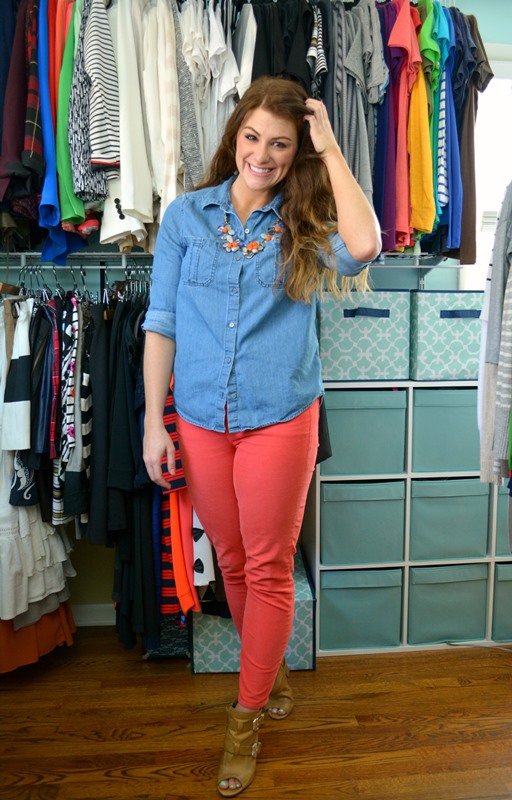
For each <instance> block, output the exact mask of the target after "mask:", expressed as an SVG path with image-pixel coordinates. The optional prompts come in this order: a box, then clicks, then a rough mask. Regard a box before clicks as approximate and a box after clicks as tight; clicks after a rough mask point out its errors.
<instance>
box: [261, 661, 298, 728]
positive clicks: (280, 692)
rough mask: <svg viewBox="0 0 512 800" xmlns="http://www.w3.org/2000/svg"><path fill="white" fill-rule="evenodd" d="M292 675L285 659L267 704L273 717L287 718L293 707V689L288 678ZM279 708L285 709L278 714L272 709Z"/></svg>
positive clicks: (268, 710) (267, 709)
mask: <svg viewBox="0 0 512 800" xmlns="http://www.w3.org/2000/svg"><path fill="white" fill-rule="evenodd" d="M289 677H290V669H289V667H288V664H287V663H286V661H285V660H284V659H283V663H282V664H281V666H280V667H279V670H278V673H277V677H276V680H275V683H274V686H273V687H272V691H271V693H270V697H269V699H268V703H267V706H266V711H267V713H268V715H269V717H271V718H272V719H286V717H287V716H289V715H290V714H291V712H292V709H293V691H292V687H291V686H290V683H289V681H288V678H289ZM274 708H279V709H281V710H282V711H283V713H282V714H276V713H275V712H274V711H273V710H272V709H274Z"/></svg>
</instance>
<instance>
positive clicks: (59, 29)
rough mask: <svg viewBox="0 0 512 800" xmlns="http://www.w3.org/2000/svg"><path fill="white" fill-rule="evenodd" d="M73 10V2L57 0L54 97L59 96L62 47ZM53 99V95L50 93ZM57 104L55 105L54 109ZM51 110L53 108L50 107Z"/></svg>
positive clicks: (70, 0)
mask: <svg viewBox="0 0 512 800" xmlns="http://www.w3.org/2000/svg"><path fill="white" fill-rule="evenodd" d="M72 10H73V0H57V12H56V16H55V74H54V76H53V79H54V80H53V84H52V87H53V92H54V93H55V97H56V98H58V96H59V80H60V70H61V67H62V56H63V55H64V45H65V44H66V36H67V34H68V28H69V23H70V20H71V13H72ZM51 97H53V93H51ZM56 107H57V103H55V108H56ZM52 109H53V106H52Z"/></svg>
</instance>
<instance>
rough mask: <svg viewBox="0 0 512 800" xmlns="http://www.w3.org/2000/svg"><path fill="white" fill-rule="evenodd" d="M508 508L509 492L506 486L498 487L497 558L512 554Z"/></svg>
mask: <svg viewBox="0 0 512 800" xmlns="http://www.w3.org/2000/svg"><path fill="white" fill-rule="evenodd" d="M508 507H509V490H508V488H507V486H499V487H498V508H497V512H496V513H497V516H496V555H497V556H510V555H511V554H512V551H511V547H510V535H509V522H508Z"/></svg>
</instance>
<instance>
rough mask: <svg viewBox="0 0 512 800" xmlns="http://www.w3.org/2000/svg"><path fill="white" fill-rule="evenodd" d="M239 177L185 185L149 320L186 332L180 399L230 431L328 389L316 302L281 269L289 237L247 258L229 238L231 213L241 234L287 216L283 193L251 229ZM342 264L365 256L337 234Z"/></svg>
mask: <svg viewBox="0 0 512 800" xmlns="http://www.w3.org/2000/svg"><path fill="white" fill-rule="evenodd" d="M233 180H234V178H231V179H230V180H228V181H226V182H225V183H223V184H221V185H220V186H215V187H212V188H207V189H201V190H199V191H196V192H190V193H188V194H184V195H181V196H180V197H178V198H177V199H176V200H174V201H173V202H172V203H171V204H170V205H169V206H168V207H167V209H166V211H165V214H164V216H163V219H162V223H161V226H160V230H159V233H158V237H157V242H156V247H155V257H154V262H153V270H152V282H151V293H150V304H149V308H148V311H147V314H146V318H145V322H144V330H146V331H156V332H157V333H160V334H163V335H164V336H167V337H169V338H171V339H173V340H174V341H175V342H176V358H175V364H174V400H175V405H176V410H177V412H178V414H180V416H182V417H183V418H184V419H186V420H187V421H188V422H191V423H192V424H194V425H199V426H200V427H203V428H207V429H209V430H215V431H224V430H225V419H226V411H227V420H228V428H229V430H230V431H233V432H234V431H241V430H251V429H254V428H261V427H264V426H266V425H272V424H274V423H277V422H285V421H286V420H289V419H292V418H293V417H295V416H297V415H298V414H300V413H301V412H302V411H304V410H305V409H306V408H307V407H308V406H309V405H310V404H311V403H312V402H313V401H314V400H315V399H316V398H317V397H320V396H321V395H322V394H323V387H322V378H321V364H320V356H319V346H318V336H317V329H316V312H317V305H318V298H316V297H313V299H312V302H311V303H309V304H306V303H303V302H296V301H293V300H290V299H289V298H288V297H287V296H286V295H285V293H284V291H283V286H282V283H281V284H278V285H277V287H276V279H277V277H278V274H279V271H280V270H279V256H280V245H279V239H278V238H272V239H271V240H270V241H269V242H268V244H267V245H266V247H265V248H264V249H263V250H260V251H259V252H256V254H255V255H253V257H252V258H250V259H248V258H246V257H245V256H244V255H243V254H242V253H241V252H229V251H228V250H226V249H225V248H224V247H223V244H224V242H223V241H222V239H221V237H220V235H219V233H218V228H219V226H222V225H223V224H224V215H225V214H226V215H227V220H228V222H229V224H230V225H231V227H232V228H233V229H234V231H235V235H236V236H238V238H239V239H240V241H242V242H248V241H254V240H259V239H260V234H262V233H267V232H268V230H269V228H272V226H274V225H275V224H276V222H279V221H280V220H281V217H280V207H281V203H282V196H280V195H277V196H276V197H275V198H274V199H273V200H272V201H271V202H270V203H268V205H266V206H264V207H263V208H261V209H257V210H256V211H253V212H252V213H251V215H250V217H249V218H248V220H247V222H246V225H245V229H244V227H243V226H242V223H241V222H240V220H239V219H238V216H237V214H236V212H235V210H234V208H233V205H232V203H231V199H230V191H229V190H230V186H231V183H232V182H233ZM332 245H333V249H334V253H335V259H336V269H337V270H338V272H339V273H340V274H342V275H355V274H357V273H358V272H359V271H360V270H361V269H362V267H363V266H364V264H363V263H361V262H359V261H356V260H354V259H353V258H352V256H351V255H350V254H349V253H348V251H347V249H346V247H345V244H344V242H343V240H342V239H341V237H340V236H339V235H338V234H334V235H333V237H332Z"/></svg>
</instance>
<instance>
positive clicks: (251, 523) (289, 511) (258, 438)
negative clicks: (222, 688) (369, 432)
mask: <svg viewBox="0 0 512 800" xmlns="http://www.w3.org/2000/svg"><path fill="white" fill-rule="evenodd" d="M318 412H319V401H318V400H316V401H315V402H314V403H313V404H312V405H311V406H309V408H307V409H306V410H305V411H303V412H302V413H301V414H299V416H297V417H295V418H294V419H292V420H289V421H288V422H281V423H278V424H276V425H269V426H268V427H265V428H258V429H256V430H252V431H242V432H238V433H230V432H229V431H225V432H223V433H219V432H217V431H209V430H206V429H204V428H200V427H197V426H196V425H191V424H190V423H189V422H186V421H185V420H184V419H182V418H179V419H178V423H177V424H178V435H179V440H180V448H181V453H182V458H183V466H184V469H185V476H186V479H187V486H188V488H189V492H190V496H191V499H192V503H193V505H194V508H195V510H196V512H197V515H198V517H199V519H200V521H201V523H202V525H203V527H204V529H205V531H206V533H207V535H208V537H209V539H210V541H211V542H212V544H213V546H214V548H215V551H216V554H217V559H218V562H219V566H220V568H221V570H222V575H223V579H224V586H225V591H226V597H227V600H228V604H229V608H230V611H231V614H232V617H233V621H234V624H235V626H236V629H237V631H238V634H239V636H240V641H241V655H240V687H239V695H238V700H239V702H240V703H241V705H243V706H246V707H247V708H260V707H261V706H264V705H265V704H266V703H267V701H268V697H269V694H270V690H271V688H272V685H273V683H274V680H275V677H276V674H277V670H278V669H279V665H280V664H281V661H282V659H283V656H284V653H285V650H286V646H287V644H288V639H289V638H290V633H291V629H292V624H293V605H294V585H293V556H294V553H295V549H296V544H297V539H298V536H299V533H300V528H301V524H302V519H303V516H304V507H305V504H306V497H307V492H308V487H309V484H310V482H311V477H312V475H313V470H314V467H315V460H316V454H317V448H318Z"/></svg>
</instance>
